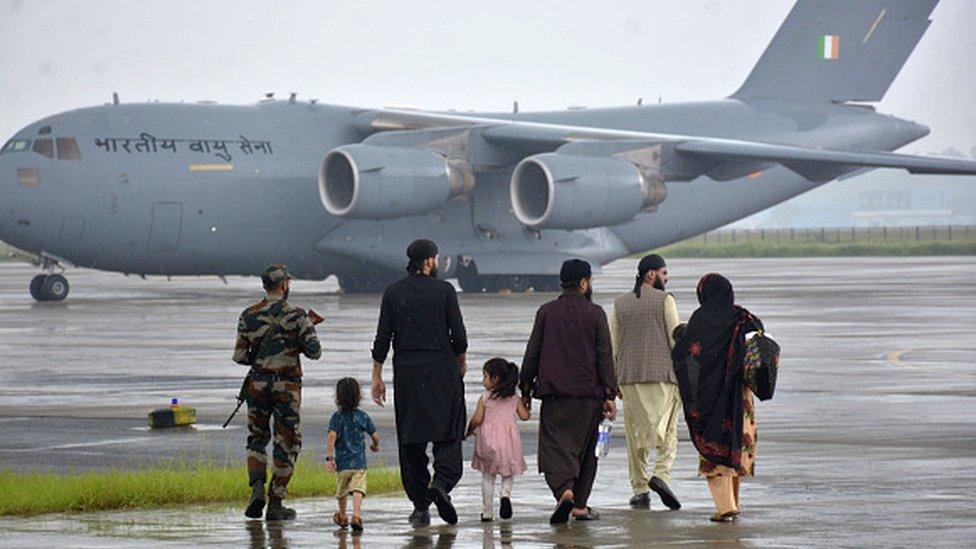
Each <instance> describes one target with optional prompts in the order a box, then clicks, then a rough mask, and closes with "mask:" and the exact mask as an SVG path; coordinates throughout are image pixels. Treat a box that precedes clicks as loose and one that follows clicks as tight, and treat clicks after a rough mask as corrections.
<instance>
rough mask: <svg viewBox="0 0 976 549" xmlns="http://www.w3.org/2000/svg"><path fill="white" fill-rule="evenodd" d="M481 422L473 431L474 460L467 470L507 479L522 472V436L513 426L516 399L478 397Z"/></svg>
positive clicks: (523, 467)
mask: <svg viewBox="0 0 976 549" xmlns="http://www.w3.org/2000/svg"><path fill="white" fill-rule="evenodd" d="M482 400H483V402H484V403H485V420H484V422H482V424H481V426H480V427H478V429H477V430H476V431H475V436H476V437H477V438H476V439H475V443H474V458H472V459H471V466H472V467H474V468H475V469H477V470H479V471H481V472H482V473H487V474H489V475H501V476H503V477H511V476H515V475H520V474H522V473H523V472H525V456H523V455H522V436H521V435H520V434H519V430H518V426H517V425H516V424H515V413H516V408H517V407H518V397H517V396H515V395H513V396H510V397H508V398H492V397H491V391H485V394H484V397H482Z"/></svg>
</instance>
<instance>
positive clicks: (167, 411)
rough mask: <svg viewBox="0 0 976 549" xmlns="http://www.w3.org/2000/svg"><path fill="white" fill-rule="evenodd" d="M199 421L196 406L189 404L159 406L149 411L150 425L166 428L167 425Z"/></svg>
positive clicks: (173, 425) (151, 426) (153, 427)
mask: <svg viewBox="0 0 976 549" xmlns="http://www.w3.org/2000/svg"><path fill="white" fill-rule="evenodd" d="M196 422H197V410H196V408H190V407H187V406H171V407H169V408H159V409H157V410H153V411H152V412H149V427H150V428H151V429H164V428H167V427H183V426H186V425H193V424H194V423H196Z"/></svg>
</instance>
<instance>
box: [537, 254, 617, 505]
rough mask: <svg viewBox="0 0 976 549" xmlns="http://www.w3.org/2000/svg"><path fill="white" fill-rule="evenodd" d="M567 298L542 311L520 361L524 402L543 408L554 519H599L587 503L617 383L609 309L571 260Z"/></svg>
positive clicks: (564, 279) (544, 464) (544, 457)
mask: <svg viewBox="0 0 976 549" xmlns="http://www.w3.org/2000/svg"><path fill="white" fill-rule="evenodd" d="M559 279H560V282H561V283H562V287H563V293H562V295H560V296H559V298H557V299H555V300H553V301H550V302H549V303H546V304H545V305H543V306H542V307H539V311H538V312H537V313H536V316H535V325H534V326H533V327H532V335H531V336H530V337H529V342H528V344H527V345H526V348H525V358H524V359H523V360H522V373H521V378H520V380H521V386H522V398H523V399H525V401H526V405H527V406H528V404H529V403H531V397H532V396H534V397H535V398H537V399H540V400H541V401H542V405H541V407H540V410H539V472H540V473H544V474H545V477H546V483H547V484H548V485H549V489H550V490H552V494H553V496H555V498H556V500H557V501H558V502H559V504H558V505H557V507H556V510H555V511H554V512H553V514H552V516H551V517H550V518H549V522H550V523H552V524H561V523H565V522H566V521H567V520H569V516H570V514H571V513H572V516H573V517H575V518H576V519H577V520H594V519H596V518H598V515H597V513H596V511H594V510H592V509H590V508H589V507H588V506H587V505H586V503H587V500H588V499H589V497H590V491H591V490H592V488H593V481H594V479H596V466H597V458H596V454H595V450H596V435H597V427H598V426H599V425H600V421H601V420H602V419H603V418H604V417H607V418H610V419H613V418H614V417H615V416H616V413H617V409H616V405H615V403H614V400H615V398H616V394H617V379H616V376H615V375H614V371H613V350H612V349H611V344H610V328H609V326H608V324H607V315H606V313H605V312H604V311H603V308H602V307H600V306H599V305H596V304H595V303H593V302H592V301H591V299H590V298H591V296H592V292H593V287H592V278H591V271H590V265H589V263H587V262H585V261H583V260H580V259H570V260H568V261H566V262H565V263H563V267H562V270H561V271H560V274H559Z"/></svg>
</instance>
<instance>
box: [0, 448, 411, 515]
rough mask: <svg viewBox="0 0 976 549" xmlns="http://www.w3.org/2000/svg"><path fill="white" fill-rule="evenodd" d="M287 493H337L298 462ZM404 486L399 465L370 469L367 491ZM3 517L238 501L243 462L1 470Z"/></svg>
mask: <svg viewBox="0 0 976 549" xmlns="http://www.w3.org/2000/svg"><path fill="white" fill-rule="evenodd" d="M295 469H296V470H295V475H294V476H293V477H292V479H291V482H290V483H289V484H288V494H289V497H312V496H332V495H335V489H336V475H335V474H333V473H329V472H327V471H326V470H325V467H324V466H323V465H322V464H320V463H316V462H314V461H313V460H311V459H309V460H299V462H298V465H297V466H296V468H295ZM400 490H402V486H401V484H400V474H399V472H398V471H397V470H396V469H389V468H383V469H379V468H378V469H370V471H369V493H370V494H371V495H372V494H384V493H393V492H398V491H400ZM0 494H2V497H0V516H10V515H16V516H31V515H39V514H43V513H60V512H87V511H107V510H121V509H149V508H158V507H167V506H174V505H186V504H206V503H239V504H240V505H244V504H245V503H246V501H247V498H248V496H249V494H250V490H249V489H248V486H247V470H246V468H245V467H244V466H234V467H228V466H222V465H212V464H206V463H202V464H184V463H171V464H165V465H161V466H156V467H152V468H147V469H140V470H134V471H119V470H111V471H101V472H90V473H79V474H66V475H61V474H56V473H15V472H13V471H10V470H4V471H0Z"/></svg>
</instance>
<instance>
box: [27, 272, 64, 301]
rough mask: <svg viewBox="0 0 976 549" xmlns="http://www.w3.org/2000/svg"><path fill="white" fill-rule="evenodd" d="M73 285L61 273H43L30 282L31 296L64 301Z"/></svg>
mask: <svg viewBox="0 0 976 549" xmlns="http://www.w3.org/2000/svg"><path fill="white" fill-rule="evenodd" d="M70 289H71V286H70V285H69V284H68V279H67V278H65V277H64V276H63V275H59V274H41V275H37V276H35V277H34V278H33V279H31V282H30V294H31V297H33V298H34V299H36V300H37V301H64V298H66V297H68V291H69V290H70Z"/></svg>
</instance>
